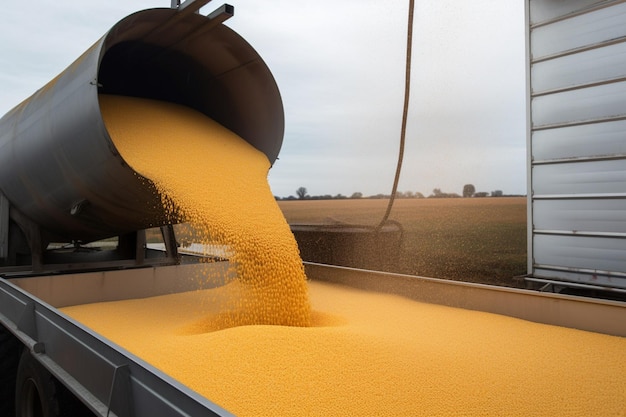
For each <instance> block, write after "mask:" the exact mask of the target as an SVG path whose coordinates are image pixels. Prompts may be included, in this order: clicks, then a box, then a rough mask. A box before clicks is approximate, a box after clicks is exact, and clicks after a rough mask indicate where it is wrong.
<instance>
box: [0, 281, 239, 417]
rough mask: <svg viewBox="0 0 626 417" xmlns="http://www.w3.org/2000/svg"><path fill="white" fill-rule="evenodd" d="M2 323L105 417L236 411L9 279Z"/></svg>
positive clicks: (0, 297)
mask: <svg viewBox="0 0 626 417" xmlns="http://www.w3.org/2000/svg"><path fill="white" fill-rule="evenodd" d="M0 324H2V325H3V326H4V327H5V328H6V329H8V330H9V331H10V332H11V333H13V334H14V335H15V336H16V337H17V338H18V339H19V340H20V341H21V342H22V343H24V345H25V346H26V347H27V348H28V349H30V351H31V352H32V353H33V357H34V358H36V360H37V361H38V362H39V363H41V364H42V365H43V366H44V367H45V368H46V369H48V370H49V371H50V373H52V375H54V376H55V377H56V378H57V379H58V380H59V381H60V382H61V383H63V384H64V385H65V386H66V387H67V388H68V389H69V390H70V391H71V392H72V393H73V394H74V395H75V396H76V397H77V398H79V399H80V400H81V401H82V402H83V403H84V404H85V405H87V406H88V407H89V408H90V409H91V410H92V411H93V412H94V413H96V414H97V415H99V416H107V417H171V416H181V417H183V416H186V417H189V416H200V415H201V416H230V415H231V414H230V413H229V412H227V411H226V410H224V409H222V408H221V407H219V406H218V405H216V404H214V403H212V402H211V401H209V400H208V399H206V398H204V397H202V396H200V395H198V394H197V393H195V392H193V391H192V390H190V389H189V388H187V387H186V386H184V385H182V384H180V383H179V382H177V381H176V380H174V379H173V378H171V377H169V376H168V375H166V374H164V373H163V372H161V371H159V370H158V369H155V368H154V367H153V366H151V365H149V364H148V363H146V362H144V361H142V360H141V359H140V358H137V357H136V356H134V355H132V354H131V353H129V352H127V351H125V350H124V349H122V348H120V347H119V346H116V345H115V344H113V343H111V342H110V341H108V340H106V339H104V338H103V337H102V336H99V335H98V334H97V333H95V332H93V331H91V330H90V329H88V328H86V327H85V326H82V325H81V324H80V323H78V322H76V321H74V320H72V319H71V318H69V317H67V316H65V315H63V314H62V313H61V312H60V311H59V310H57V309H55V308H54V307H52V306H50V305H48V304H46V303H45V302H43V301H41V300H39V299H37V298H36V297H34V296H32V295H31V294H29V293H27V292H26V291H24V290H22V289H21V288H19V287H17V286H16V285H14V284H12V283H11V282H9V281H8V280H5V279H3V278H0Z"/></svg>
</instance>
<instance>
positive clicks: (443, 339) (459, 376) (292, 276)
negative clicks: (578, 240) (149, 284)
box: [64, 99, 626, 417]
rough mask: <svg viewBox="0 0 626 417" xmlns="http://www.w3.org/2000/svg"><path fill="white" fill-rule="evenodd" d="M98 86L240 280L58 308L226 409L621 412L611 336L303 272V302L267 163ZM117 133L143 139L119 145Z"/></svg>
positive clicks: (623, 388) (623, 347)
mask: <svg viewBox="0 0 626 417" xmlns="http://www.w3.org/2000/svg"><path fill="white" fill-rule="evenodd" d="M108 100H109V99H103V104H104V106H103V108H104V111H105V118H106V121H107V127H108V128H109V129H110V130H112V131H113V135H114V137H115V142H116V145H117V146H119V148H120V149H121V151H122V153H123V155H124V157H125V158H126V159H127V160H128V161H130V160H131V158H130V155H133V158H132V161H133V162H131V165H132V166H133V167H134V168H135V169H137V170H138V171H139V172H141V173H142V174H143V175H145V176H147V177H148V178H150V179H152V180H153V181H155V182H156V183H157V184H158V185H159V188H160V189H161V191H162V192H163V193H166V195H168V196H170V197H171V198H172V200H174V201H175V202H176V204H178V205H180V206H181V207H182V208H183V210H184V212H185V214H186V215H187V216H188V218H189V219H191V220H192V221H194V222H196V223H199V224H200V225H203V224H204V225H206V234H207V236H210V237H211V238H212V239H215V238H219V239H223V240H224V241H225V242H227V243H228V244H231V245H233V246H234V248H235V250H236V252H237V253H236V260H237V264H238V272H239V274H240V280H241V281H240V283H239V284H237V282H235V283H232V284H237V285H234V286H233V285H232V284H228V285H226V286H224V287H220V288H216V289H211V290H203V291H193V292H187V293H180V294H173V295H167V296H160V297H154V298H147V299H141V300H126V301H118V302H110V303H100V304H93V305H84V306H75V307H69V308H65V309H64V311H65V312H66V313H67V314H69V315H71V316H72V317H74V318H76V319H77V320H79V321H82V322H83V323H85V324H86V325H88V326H90V327H92V328H93V329H95V330H96V331H97V332H99V333H101V334H103V335H104V336H105V337H108V338H110V339H111V340H113V341H115V342H116V343H118V344H120V345H122V346H124V347H125V348H126V349H128V350H130V351H131V352H133V353H134V354H136V355H138V356H140V357H141V358H143V359H144V360H146V361H148V362H150V363H152V364H153V365H155V366H156V367H158V368H160V369H162V370H163V371H164V372H166V373H167V374H169V375H171V376H173V377H174V378H176V379H178V380H179V381H181V382H182V383H184V384H186V385H187V386H189V387H190V388H191V389H193V390H195V391H197V392H199V393H200V394H202V395H204V396H206V397H207V398H209V399H210V400H212V401H214V402H216V403H217V404H219V405H221V406H222V407H224V408H226V409H227V410H229V411H231V412H233V413H234V414H236V415H240V416H305V415H310V416H383V415H387V416H585V417H587V416H626V339H624V338H619V337H611V336H606V335H600V334H594V333H589V332H583V331H577V330H573V329H566V328H560V327H555V326H547V325H542V324H536V323H530V322H526V321H523V320H518V319H513V318H510V317H503V316H498V315H493V314H487V313H481V312H475V311H466V310H460V309H454V308H449V307H444V306H437V305H429V304H424V303H418V302H414V301H411V300H408V299H405V298H403V297H398V296H391V295H382V294H371V293H366V292H362V291H358V290H350V289H346V288H342V287H340V286H333V285H329V284H322V283H315V282H312V283H309V284H308V290H309V296H310V303H311V306H312V311H311V310H310V308H309V299H308V297H307V285H306V282H305V278H304V275H303V273H302V270H301V265H300V261H299V259H296V258H297V250H296V248H294V243H293V242H292V238H287V237H286V236H287V235H289V236H290V233H289V229H288V228H287V227H286V226H285V225H284V224H283V221H282V220H281V215H280V213H279V212H278V211H277V210H276V209H275V208H274V204H273V203H274V201H273V198H272V196H271V193H269V192H268V191H267V184H266V179H265V175H266V171H267V167H268V165H267V161H266V160H265V161H261V160H262V159H263V158H260V157H259V156H258V155H256V153H255V152H252V151H251V150H249V149H247V148H249V147H248V146H247V145H246V144H245V143H243V141H241V140H238V139H233V138H232V135H231V134H230V133H228V132H224V130H223V129H222V128H221V127H219V126H216V125H215V124H214V123H212V122H210V121H208V120H206V119H205V118H203V117H201V116H198V115H195V114H193V113H192V112H190V111H188V110H184V109H181V108H170V105H166V104H162V103H154V104H149V103H145V102H143V101H135V100H130V101H126V100H124V102H119V99H111V100H114V101H111V102H109V101H108ZM109 106H115V109H122V110H120V111H119V112H118V111H116V112H113V111H112V109H110V108H109ZM133 106H140V107H141V108H140V109H136V108H134V107H133ZM147 107H150V108H151V109H153V110H154V111H155V112H156V113H155V114H147V113H149V112H152V110H150V111H148V110H147ZM161 110H163V111H164V112H163V113H160V111H161ZM144 114H145V115H146V117H155V118H157V120H158V121H159V124H158V126H156V127H153V126H154V123H153V121H150V122H149V123H148V122H146V120H142V119H141V118H140V119H137V118H138V117H139V116H141V117H143V115H144ZM124 117H128V118H129V120H128V121H127V122H123V123H122V122H120V121H119V120H117V119H118V118H124ZM179 117H180V118H179ZM135 120H140V121H139V122H136V121H135ZM118 124H119V125H118ZM134 124H137V131H136V132H135V133H132V130H134V129H132V126H133V125H134ZM146 125H147V126H148V127H145V126H146ZM114 126H118V127H115V128H113V127H114ZM148 129H153V130H148ZM172 129H173V130H172ZM196 130H198V132H199V133H198V134H197V135H196V133H194V132H195V131H196ZM181 131H182V132H184V133H185V135H186V137H185V140H175V139H173V137H179V136H180V132H181ZM164 132H165V133H164ZM222 132H224V133H223V135H224V137H226V136H227V137H228V139H225V140H223V141H222V140H221V139H218V140H214V139H205V137H206V136H212V135H216V136H219V137H222ZM126 135H133V136H140V137H149V139H146V141H147V142H146V141H141V140H140V141H138V142H137V143H124V144H122V141H124V142H127V141H126V137H125V136H126ZM163 135H165V137H163ZM121 136H124V138H122V137H121ZM196 137H197V139H194V138H196ZM188 140H189V142H190V144H191V145H190V146H189V147H188V146H187V145H186V144H185V142H187V141H188ZM205 140H207V143H210V144H211V145H210V146H211V147H216V148H219V149H213V148H211V150H209V149H206V148H204V146H205V145H204V143H203V141H205ZM231 140H232V141H233V142H234V143H230V142H231ZM128 142H133V140H129V141H128ZM134 147H136V148H135V149H133V148H134ZM148 148H158V149H160V150H159V151H156V150H155V152H154V153H155V154H154V155H152V152H147V151H148ZM200 149H206V150H203V151H200ZM223 151H224V152H223ZM161 152H163V153H165V154H166V155H165V156H162V155H159V154H160V153H161ZM136 158H137V159H136ZM141 158H146V159H145V160H144V159H141ZM257 159H258V162H257ZM165 167H167V169H165ZM188 169H192V170H191V171H188ZM198 172H206V176H202V177H198V175H200V174H198ZM250 172H254V174H250ZM201 175H205V174H201ZM242 182H244V183H246V184H242ZM248 183H254V184H255V185H253V186H251V187H250V188H246V189H245V190H244V191H243V194H244V195H241V193H242V190H240V187H244V186H248ZM251 196H252V197H251ZM204 199H208V200H210V201H211V202H210V203H208V202H205V201H204ZM246 199H247V200H246ZM250 199H252V200H254V201H252V202H249V203H246V202H245V201H248V200H250ZM270 203H272V204H270ZM250 205H252V206H253V207H252V206H250ZM214 211H215V213H214ZM242 217H243V219H242ZM234 218H237V219H238V220H237V221H234V220H233V219H234ZM270 218H271V219H270ZM268 222H270V223H268ZM221 223H223V224H221ZM216 224H217V225H216ZM283 234H284V235H286V236H282V235H283ZM240 251H248V252H247V253H246V254H245V255H241V254H240ZM266 252H272V253H274V254H275V255H268V253H266ZM294 254H295V255H294ZM249 288H253V289H254V290H253V291H252V292H251V294H253V295H252V296H251V295H250V294H248V295H246V293H247V292H249V291H248V290H249ZM237 292H241V293H242V294H243V298H238V297H234V296H233V294H235V293H237ZM233 299H238V300H240V301H241V302H240V303H234V304H233V302H232V300H233ZM240 324H248V325H240ZM268 324H271V325H268ZM276 324H297V325H298V326H302V325H307V324H309V325H310V326H309V327H297V326H281V325H276ZM235 325H236V326H235Z"/></svg>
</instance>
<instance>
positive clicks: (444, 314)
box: [64, 281, 626, 417]
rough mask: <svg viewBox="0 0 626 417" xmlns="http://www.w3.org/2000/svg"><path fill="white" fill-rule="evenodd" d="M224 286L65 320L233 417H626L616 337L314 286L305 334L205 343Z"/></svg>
mask: <svg viewBox="0 0 626 417" xmlns="http://www.w3.org/2000/svg"><path fill="white" fill-rule="evenodd" d="M224 292H225V288H217V289H211V290H203V291H193V292H186V293H180V294H174V295H166V296H160V297H154V298H147V299H141V300H139V299H137V300H128V301H118V302H109V303H102V304H93V305H84V306H76V307H69V308H66V309H64V311H65V312H66V313H67V314H69V315H70V316H72V317H74V318H76V319H77V320H79V321H81V322H83V323H85V324H86V325H88V326H89V327H92V328H93V329H95V330H96V331H97V332H99V333H101V334H103V335H104V336H105V337H107V338H109V339H111V340H113V341H115V342H116V343H118V344H120V345H122V346H124V347H125V348H126V349H128V350H130V351H131V352H133V353H134V354H136V355H137V356H139V357H141V358H142V359H144V360H146V361H148V362H149V363H151V364H153V365H155V366H156V367H158V368H160V369H161V370H163V371H164V372H165V373H167V374H169V375H171V376H173V377H174V378H176V379H177V380H179V381H181V382H182V383H184V384H185V385H187V386H189V387H190V388H192V389H193V390H195V391H197V392H199V393H201V394H202V395H204V396H205V397H206V398H208V399H210V400H211V401H213V402H215V403H217V404H219V405H221V406H222V407H224V408H226V409H227V410H229V411H230V412H232V413H234V414H235V415H238V416H307V415H308V416H367V417H369V416H431V417H432V416H550V417H552V416H560V417H561V416H580V417H589V416H598V417H605V416H625V415H626V396H625V394H626V339H625V338H620V337H613V336H607V335H601V334H597V333H589V332H583V331H579V330H573V329H567V328H562V327H556V326H548V325H543V324H536V323H531V322H527V321H524V320H519V319H514V318H510V317H504V316H499V315H494V314H488V313H482V312H476V311H468V310H461V309H455V308H450V307H444V306H438V305H431V304H424V303H419V302H415V301H412V300H409V299H406V298H403V297H398V296H392V295H382V294H374V293H368V292H364V291H359V290H353V289H347V288H345V287H341V286H336V285H330V284H324V283H319V282H315V281H312V282H310V283H309V294H310V297H311V304H312V308H313V314H312V322H313V323H312V324H313V326H312V327H308V328H307V327H287V326H240V327H235V328H230V329H225V330H220V331H213V332H206V331H205V329H204V321H205V320H206V317H208V316H210V315H211V314H215V313H217V312H219V308H220V307H219V305H216V304H211V303H207V302H206V300H207V299H212V300H219V299H220V298H221V296H222V295H223V293H224Z"/></svg>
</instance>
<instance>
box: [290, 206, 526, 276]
mask: <svg viewBox="0 0 626 417" xmlns="http://www.w3.org/2000/svg"><path fill="white" fill-rule="evenodd" d="M278 204H279V206H280V208H281V210H282V211H283V214H284V215H285V218H286V219H287V222H288V223H289V224H290V225H292V228H293V227H294V225H303V224H304V225H326V226H333V227H339V226H344V227H345V226H346V225H365V226H370V231H369V232H364V233H361V234H360V235H358V237H357V238H356V239H357V241H356V242H355V241H352V240H348V241H346V240H345V239H343V240H342V239H339V241H341V242H340V243H339V245H340V246H341V245H344V246H345V245H351V246H353V247H358V249H357V251H360V252H361V255H362V256H361V257H360V258H358V257H357V258H354V257H352V258H350V259H349V260H348V261H346V262H343V261H342V260H341V259H339V260H337V261H336V262H334V263H335V264H340V265H344V266H353V267H367V268H369V269H378V270H383V271H387V272H397V273H403V274H410V275H418V276H426V277H435V278H446V279H453V280H458V281H467V282H477V283H484V284H491V285H502V286H520V285H522V284H521V281H522V280H520V279H519V277H520V276H522V275H524V274H525V273H526V252H527V246H526V240H527V235H526V233H527V232H526V222H527V219H526V197H489V198H421V199H398V200H396V201H395V203H394V207H393V210H392V212H391V215H390V216H389V219H390V220H392V221H393V222H397V223H399V224H400V225H401V229H402V237H401V238H398V239H397V242H392V243H391V244H390V242H389V241H390V239H389V238H386V239H385V238H384V237H383V236H378V235H376V234H375V232H373V227H375V226H377V225H378V223H379V222H380V220H381V219H382V217H383V215H384V213H385V209H386V207H387V200H383V199H334V200H306V199H305V200H290V201H284V200H283V201H279V202H278ZM294 234H296V238H298V237H299V236H298V234H297V233H294ZM359 239H360V240H362V241H363V242H366V243H365V244H363V245H358V243H359V242H358V240H359ZM391 240H393V239H391ZM316 242H322V240H320V239H318V240H316ZM299 243H300V239H299ZM334 243H336V242H334ZM320 245H322V243H320ZM331 246H332V245H331ZM302 249H303V248H301V251H302ZM339 249H341V250H345V248H339ZM339 249H337V248H336V247H334V246H333V247H325V248H319V250H320V251H322V250H324V251H333V250H335V251H338V250H339ZM305 252H306V251H303V259H304V260H305V261H306V260H315V259H307V257H308V256H309V255H308V254H307V253H305ZM376 256H378V257H379V259H378V262H377V264H375V265H373V266H372V263H371V262H367V261H368V260H371V259H373V258H375V257H376ZM309 257H310V256H309Z"/></svg>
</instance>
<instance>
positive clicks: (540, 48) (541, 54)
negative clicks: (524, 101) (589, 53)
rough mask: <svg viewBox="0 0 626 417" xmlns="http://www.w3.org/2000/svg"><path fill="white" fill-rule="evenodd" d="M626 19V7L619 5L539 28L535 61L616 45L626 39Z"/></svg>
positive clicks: (534, 43) (535, 37)
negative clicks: (582, 49)
mask: <svg viewBox="0 0 626 417" xmlns="http://www.w3.org/2000/svg"><path fill="white" fill-rule="evenodd" d="M532 3H533V2H532V1H531V4H532ZM625 18H626V3H621V4H619V3H618V4H615V5H613V6H611V7H604V8H601V9H597V10H594V11H592V12H589V13H584V14H580V15H577V16H574V17H571V18H569V19H564V20H559V21H556V22H554V23H552V24H547V25H543V26H540V27H537V28H536V29H534V30H533V31H532V33H531V35H530V42H531V46H532V57H533V60H535V61H536V60H539V59H546V58H547V57H550V56H555V55H562V54H564V53H570V52H571V51H573V50H578V49H581V48H584V47H593V46H595V45H602V44H606V43H610V42H615V41H617V40H619V39H621V38H623V37H625V36H626V25H624V19H625Z"/></svg>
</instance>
